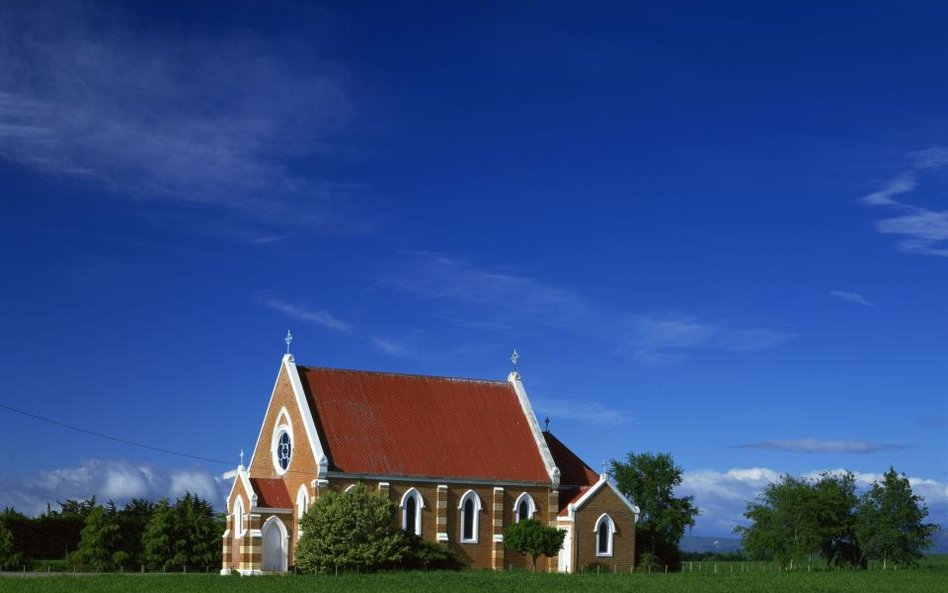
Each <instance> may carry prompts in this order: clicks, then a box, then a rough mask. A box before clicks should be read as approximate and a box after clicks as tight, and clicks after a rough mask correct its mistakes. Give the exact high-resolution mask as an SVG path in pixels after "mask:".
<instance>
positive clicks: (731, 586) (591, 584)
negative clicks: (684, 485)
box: [0, 562, 948, 593]
mask: <svg viewBox="0 0 948 593" xmlns="http://www.w3.org/2000/svg"><path fill="white" fill-rule="evenodd" d="M946 590H948V564H946V563H945V562H939V563H930V564H929V565H928V566H926V567H923V568H918V569H914V570H899V571H893V570H887V571H878V570H874V571H858V572H851V571H849V572H812V573H807V572H796V573H776V572H769V573H768V572H757V573H743V574H742V573H734V574H731V573H728V572H724V571H719V573H718V574H714V573H713V572H709V571H705V572H701V573H685V574H681V573H678V574H675V573H672V574H667V575H666V574H651V575H649V574H632V575H629V574H603V575H595V574H586V575H559V574H531V573H526V572H506V573H493V572H487V571H484V572H474V571H469V572H460V573H385V574H375V575H354V574H347V575H341V576H338V577H333V576H316V577H314V576H292V575H291V576H259V577H236V576H233V577H222V576H216V575H194V574H191V575H181V574H175V575H171V574H168V575H162V574H146V575H121V574H110V575H77V576H72V575H58V576H57V575H54V576H45V575H35V576H3V577H0V591H2V592H3V593H7V592H9V593H16V592H20V591H23V592H34V591H36V592H39V591H42V592H44V593H45V592H50V593H55V592H58V591H62V592H64V593H84V592H89V593H93V592H94V593H111V592H116V593H117V592H123V593H124V592H126V591H136V592H142V593H150V592H154V593H163V592H166V591H167V592H172V591H185V592H187V591H202V592H208V593H214V592H218V591H220V592H225V591H227V592H231V591H234V592H242V593H269V592H272V593H296V592H299V593H304V592H305V593H314V592H326V593H330V592H337V591H338V592H340V593H343V592H345V593H363V592H364V593H383V592H384V593H399V592H405V593H427V592H436V591H437V592H441V591H451V592H452V593H453V592H460V593H465V592H471V593H493V592H501V591H504V592H506V591H516V592H524V593H530V592H537V593H540V592H543V593H559V592H567V593H568V592H573V591H575V592H576V593H580V592H582V593H596V592H600V591H601V592H604V593H605V592H609V593H618V592H623V591H629V592H635V593H690V592H695V593H699V592H700V593H717V592H720V593H741V592H764V593H784V592H785V593H807V592H813V593H816V592H820V593H823V592H826V593H834V592H838V593H857V592H858V593H867V592H869V593H872V592H879V593H913V592H919V593H936V592H937V593H941V592H942V591H946Z"/></svg>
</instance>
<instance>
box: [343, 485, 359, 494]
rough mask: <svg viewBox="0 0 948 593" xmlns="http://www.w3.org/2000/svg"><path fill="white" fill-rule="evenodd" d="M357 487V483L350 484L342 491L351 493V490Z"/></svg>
mask: <svg viewBox="0 0 948 593" xmlns="http://www.w3.org/2000/svg"><path fill="white" fill-rule="evenodd" d="M355 487H356V485H355V484H349V485H348V486H346V488H345V490H343V491H342V493H343V494H349V492H350V491H351V490H352V489H353V488H355Z"/></svg>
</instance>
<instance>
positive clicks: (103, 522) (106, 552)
mask: <svg viewBox="0 0 948 593" xmlns="http://www.w3.org/2000/svg"><path fill="white" fill-rule="evenodd" d="M118 542H119V525H118V522H117V521H116V519H115V515H114V514H111V513H107V512H106V509H105V508H104V507H102V506H98V505H97V506H95V507H93V509H92V510H91V511H89V514H88V515H86V523H85V527H83V528H82V535H81V537H80V540H79V547H78V548H77V549H76V551H74V552H72V553H71V554H70V555H69V561H70V562H72V563H73V564H78V565H80V566H84V567H86V568H89V569H92V570H94V571H97V572H98V571H108V570H114V569H116V568H118V567H119V566H121V565H122V563H123V562H124V561H125V560H126V554H125V553H124V552H122V551H120V550H118Z"/></svg>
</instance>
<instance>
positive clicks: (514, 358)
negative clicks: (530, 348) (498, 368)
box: [510, 348, 520, 375]
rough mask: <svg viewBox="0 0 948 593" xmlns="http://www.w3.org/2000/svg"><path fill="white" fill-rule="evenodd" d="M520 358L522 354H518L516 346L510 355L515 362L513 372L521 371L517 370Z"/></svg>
mask: <svg viewBox="0 0 948 593" xmlns="http://www.w3.org/2000/svg"><path fill="white" fill-rule="evenodd" d="M519 360H520V355H519V354H517V349H516V348H514V351H513V354H511V355H510V362H511V363H513V372H515V373H517V374H518V375H519V374H520V373H519V372H518V371H517V361H519Z"/></svg>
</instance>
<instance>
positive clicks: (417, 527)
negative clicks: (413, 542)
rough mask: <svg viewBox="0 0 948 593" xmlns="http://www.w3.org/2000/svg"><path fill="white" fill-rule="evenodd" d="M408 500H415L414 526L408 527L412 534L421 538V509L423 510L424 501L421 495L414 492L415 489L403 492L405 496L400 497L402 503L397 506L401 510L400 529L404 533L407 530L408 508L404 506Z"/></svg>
mask: <svg viewBox="0 0 948 593" xmlns="http://www.w3.org/2000/svg"><path fill="white" fill-rule="evenodd" d="M409 498H414V499H415V524H414V525H412V526H411V527H410V529H411V531H412V533H414V534H415V535H417V536H419V537H420V536H421V509H423V508H425V499H423V498H422V497H421V493H420V492H418V491H417V490H415V488H409V489H408V490H406V491H405V494H403V495H402V501H401V503H400V504H399V506H400V507H401V509H402V529H404V530H405V531H408V530H409V525H408V507H407V506H406V505H407V503H408V499H409Z"/></svg>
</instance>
